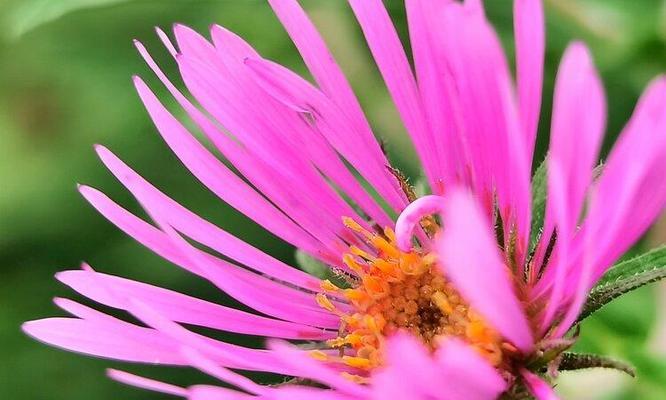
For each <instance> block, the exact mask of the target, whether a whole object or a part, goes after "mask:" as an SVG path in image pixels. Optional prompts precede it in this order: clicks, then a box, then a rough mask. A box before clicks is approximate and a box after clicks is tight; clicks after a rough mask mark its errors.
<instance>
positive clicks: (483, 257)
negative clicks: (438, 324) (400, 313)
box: [439, 191, 533, 352]
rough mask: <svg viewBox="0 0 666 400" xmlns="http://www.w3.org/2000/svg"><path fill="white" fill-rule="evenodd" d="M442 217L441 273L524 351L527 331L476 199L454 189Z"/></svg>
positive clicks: (530, 342) (530, 344)
mask: <svg viewBox="0 0 666 400" xmlns="http://www.w3.org/2000/svg"><path fill="white" fill-rule="evenodd" d="M443 222H444V226H445V228H444V230H443V233H442V237H441V238H440V240H439V254H440V257H441V258H440V262H441V267H442V268H443V271H444V273H445V274H446V275H447V276H448V277H449V279H451V281H452V282H453V283H454V285H455V286H456V288H457V289H458V290H459V291H460V292H461V294H462V296H463V297H464V298H465V299H467V301H469V303H470V305H471V306H472V307H473V308H474V309H475V310H476V311H477V312H479V313H480V314H481V315H482V316H483V317H484V318H485V319H486V320H487V321H488V322H490V323H491V324H492V325H493V326H494V327H495V328H496V329H497V330H498V331H499V332H500V333H501V334H502V335H503V336H504V337H505V338H506V339H507V340H509V341H510V342H511V343H513V344H514V345H515V346H516V347H518V348H520V349H521V350H523V351H525V352H529V351H530V350H531V349H532V347H533V340H532V332H531V331H530V328H529V325H528V323H527V319H526V317H525V313H524V310H523V307H522V305H521V303H520V301H519V300H518V298H517V297H516V294H515V291H514V288H513V283H512V281H511V274H510V272H509V270H508V268H507V267H506V265H505V264H504V262H503V261H502V259H501V257H500V255H499V252H498V250H497V244H496V242H495V239H494V236H493V234H492V233H491V231H490V224H489V222H488V220H487V219H486V218H485V217H484V215H483V213H482V212H481V210H480V209H479V207H478V205H477V200H476V199H475V198H474V197H472V196H471V195H470V194H469V193H467V192H463V191H453V192H452V193H450V194H449V196H448V201H447V204H446V205H445V212H444V215H443Z"/></svg>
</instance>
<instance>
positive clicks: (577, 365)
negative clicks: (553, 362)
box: [558, 352, 636, 378]
mask: <svg viewBox="0 0 666 400" xmlns="http://www.w3.org/2000/svg"><path fill="white" fill-rule="evenodd" d="M589 368H610V369H616V370H618V371H622V372H624V373H625V374H627V375H629V376H631V377H632V378H635V377H636V369H635V368H634V367H633V366H632V365H630V364H629V363H626V362H624V361H620V360H615V359H612V358H610V357H605V356H600V355H598V354H587V353H571V352H565V353H562V355H561V359H560V363H559V365H558V370H559V371H575V370H579V369H589Z"/></svg>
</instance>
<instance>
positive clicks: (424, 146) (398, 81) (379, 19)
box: [349, 0, 441, 187]
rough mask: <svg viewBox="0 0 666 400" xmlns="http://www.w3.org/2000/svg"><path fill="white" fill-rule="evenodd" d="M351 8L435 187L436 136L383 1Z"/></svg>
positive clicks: (367, 0) (356, 1)
mask: <svg viewBox="0 0 666 400" xmlns="http://www.w3.org/2000/svg"><path fill="white" fill-rule="evenodd" d="M349 4H350V5H351V7H352V10H353V11H354V14H355V15H356V18H357V19H358V21H359V24H360V25H361V29H362V30H363V33H364V35H365V38H366V41H367V43H368V46H369V47H370V51H371V52H372V55H373V56H374V59H375V62H376V63H377V66H378V67H379V71H380V72H381V74H382V76H383V78H384V82H386V86H387V87H388V90H389V92H390V93H391V97H392V98H393V101H394V103H395V105H396V107H397V109H398V113H399V114H400V117H401V118H402V121H403V123H404V124H405V127H406V128H407V132H409V134H410V136H411V138H412V141H413V142H414V145H415V147H416V151H417V152H418V154H419V157H420V159H421V162H422V164H423V167H424V172H425V174H426V176H427V177H428V179H429V182H430V184H431V186H432V187H436V184H437V182H438V177H435V176H433V173H434V172H436V171H439V170H441V168H439V166H438V165H437V163H438V162H439V160H438V158H437V154H436V153H435V149H436V147H435V142H434V140H435V139H434V135H433V134H432V132H431V131H430V127H429V125H428V123H427V120H426V117H425V114H424V112H423V105H422V102H421V98H420V96H419V92H418V88H417V85H416V80H415V79H414V74H413V73H412V71H411V67H410V65H409V61H408V60H407V56H406V54H405V50H404V48H403V47H402V44H401V43H400V38H399V37H398V34H397V32H396V31H395V27H394V26H393V23H392V22H391V19H390V17H389V15H388V12H387V11H386V8H385V7H384V5H383V4H382V1H381V0H349ZM440 179H441V178H440Z"/></svg>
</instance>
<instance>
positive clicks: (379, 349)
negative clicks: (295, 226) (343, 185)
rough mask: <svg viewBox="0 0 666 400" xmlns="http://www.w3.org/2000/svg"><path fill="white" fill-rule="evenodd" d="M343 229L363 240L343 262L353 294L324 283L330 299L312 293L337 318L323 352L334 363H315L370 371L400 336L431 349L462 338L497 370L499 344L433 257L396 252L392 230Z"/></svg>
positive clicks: (350, 223)
mask: <svg viewBox="0 0 666 400" xmlns="http://www.w3.org/2000/svg"><path fill="white" fill-rule="evenodd" d="M344 223H345V226H347V228H349V229H351V230H352V231H354V232H355V233H357V234H359V235H361V236H362V237H363V239H364V240H365V242H366V244H367V248H366V249H365V250H364V249H361V248H359V247H355V246H351V247H350V248H349V253H347V254H345V255H344V258H343V260H344V263H345V264H346V265H347V266H348V267H349V268H350V269H351V270H352V271H354V272H355V273H356V275H357V276H358V279H357V280H356V282H354V284H353V285H352V287H351V288H340V287H338V286H336V285H334V284H333V283H332V282H330V281H328V280H326V281H324V282H323V283H322V289H323V290H324V292H326V293H328V295H327V294H324V293H320V294H318V295H317V302H318V303H319V305H320V306H322V307H323V308H325V309H327V310H329V311H331V312H334V313H336V314H337V315H339V316H340V319H341V325H340V330H339V336H338V337H337V338H335V339H333V340H330V341H328V345H329V346H330V347H332V348H337V349H339V350H340V351H339V356H333V355H331V354H329V353H324V352H322V351H316V352H313V356H315V357H317V358H319V359H322V360H327V361H338V362H342V363H344V364H346V365H348V366H352V367H356V368H360V369H362V370H372V369H374V368H376V367H378V366H380V365H382V363H383V349H384V344H385V340H386V337H387V336H389V335H391V334H392V333H394V332H396V331H399V330H403V331H407V332H409V333H411V334H412V335H413V336H414V337H416V338H418V339H419V340H420V341H421V342H423V344H424V345H426V346H427V347H428V348H430V349H431V350H435V349H436V348H437V346H438V344H439V343H440V341H441V340H445V339H446V338H447V337H448V338H450V337H455V338H459V339H462V340H464V341H466V342H467V343H468V344H469V345H470V346H472V347H473V348H474V349H476V350H477V351H478V352H479V353H480V354H481V355H483V356H484V357H485V358H486V359H487V360H488V361H489V362H490V363H491V364H493V365H494V366H496V367H497V366H500V364H501V363H502V359H503V351H502V350H503V347H504V346H505V344H503V342H502V338H501V337H500V336H499V335H498V333H497V332H496V331H494V330H493V329H491V328H490V327H489V326H488V325H487V324H486V323H485V322H484V321H483V319H482V318H481V317H480V316H479V315H478V314H477V313H475V312H474V310H473V309H471V308H470V307H469V305H468V304H467V303H466V302H465V301H464V300H463V299H462V298H461V297H460V295H459V294H458V292H457V291H456V289H455V288H454V287H453V285H452V284H451V283H450V282H448V281H447V280H446V278H445V277H444V275H443V274H442V273H441V272H440V268H439V267H438V265H437V263H436V257H435V254H434V253H424V252H423V251H420V250H417V249H412V250H410V251H409V252H403V251H401V250H400V249H399V248H398V247H397V244H396V240H395V234H394V232H393V231H392V230H391V229H390V228H385V229H384V231H383V233H382V234H378V233H374V232H370V231H368V230H366V229H364V228H363V227H362V226H361V225H359V224H358V223H356V222H355V221H353V220H352V219H349V218H345V219H344ZM330 296H336V297H338V298H343V299H345V300H347V302H349V303H350V304H351V310H349V311H346V312H343V311H340V310H339V309H338V308H337V307H336V306H335V305H334V304H333V302H332V301H331V298H330Z"/></svg>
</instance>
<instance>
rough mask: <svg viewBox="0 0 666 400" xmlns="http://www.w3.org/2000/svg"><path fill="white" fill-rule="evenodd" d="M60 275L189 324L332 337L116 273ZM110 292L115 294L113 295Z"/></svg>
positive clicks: (106, 299) (94, 292)
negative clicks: (139, 303) (115, 274)
mask: <svg viewBox="0 0 666 400" xmlns="http://www.w3.org/2000/svg"><path fill="white" fill-rule="evenodd" d="M57 278H58V280H60V281H61V282H63V283H65V284H66V285H68V286H70V287H71V288H72V289H74V290H76V291H77V292H79V293H81V294H82V295H84V296H86V297H88V298H90V299H92V300H95V301H97V302H99V303H101V304H104V305H106V306H110V307H114V308H120V309H125V310H126V309H127V308H129V306H128V305H127V304H125V302H123V301H119V300H122V299H123V298H125V297H127V298H130V297H131V298H132V299H135V300H138V301H141V302H143V303H145V304H146V305H148V306H150V307H151V308H153V309H154V310H156V312H159V313H161V314H163V315H164V316H165V317H167V318H169V319H172V320H174V321H177V322H181V323H185V324H191V325H198V326H203V327H208V328H213V329H219V330H223V331H227V332H236V333H241V334H246V335H258V336H268V337H282V338H285V339H301V340H302V339H309V340H322V339H325V338H331V334H330V333H328V334H327V333H326V332H325V331H322V330H321V329H317V328H313V327H309V326H305V325H300V324H294V323H290V322H286V321H281V320H276V319H270V318H265V317H261V316H259V315H255V314H250V313H247V312H244V311H240V310H236V309H234V308H229V307H224V306H221V305H218V304H214V303H210V302H207V301H204V300H200V299H197V298H193V297H189V296H186V295H184V294H180V293H177V292H173V291H170V290H167V289H162V288H159V287H156V286H151V285H148V284H145V283H141V282H136V281H131V280H129V279H123V278H119V277H116V276H112V275H106V274H102V273H96V272H88V271H64V272H60V273H58V275H57ZM110 292H112V293H114V294H113V295H111V293H110Z"/></svg>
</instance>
